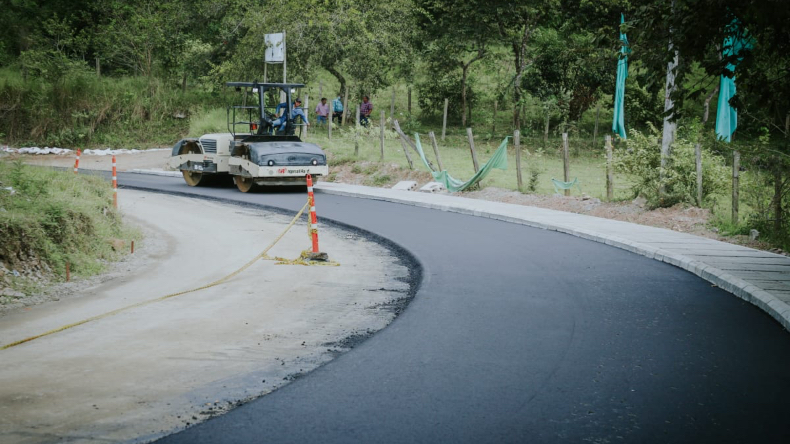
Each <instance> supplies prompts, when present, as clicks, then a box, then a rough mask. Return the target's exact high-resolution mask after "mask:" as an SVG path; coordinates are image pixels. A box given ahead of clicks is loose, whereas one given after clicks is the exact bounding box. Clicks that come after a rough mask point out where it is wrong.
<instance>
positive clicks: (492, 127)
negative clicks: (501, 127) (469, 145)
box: [491, 100, 497, 137]
mask: <svg viewBox="0 0 790 444" xmlns="http://www.w3.org/2000/svg"><path fill="white" fill-rule="evenodd" d="M496 107H497V101H496V100H494V118H493V119H491V137H494V134H495V133H496V111H497V109H496Z"/></svg>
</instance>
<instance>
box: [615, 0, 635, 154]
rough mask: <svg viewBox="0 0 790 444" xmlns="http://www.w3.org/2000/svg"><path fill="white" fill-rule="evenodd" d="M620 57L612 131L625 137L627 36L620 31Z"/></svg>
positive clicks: (623, 21)
mask: <svg viewBox="0 0 790 444" xmlns="http://www.w3.org/2000/svg"><path fill="white" fill-rule="evenodd" d="M623 23H625V16H624V15H623V14H620V24H623ZM620 44H621V45H622V48H620V59H619V60H618V61H617V83H616V87H615V91H614V119H612V132H613V133H615V134H617V135H619V136H620V137H621V138H622V139H626V133H625V79H626V78H627V77H628V53H629V52H631V49H630V48H629V47H628V37H626V35H625V34H623V33H622V32H621V33H620Z"/></svg>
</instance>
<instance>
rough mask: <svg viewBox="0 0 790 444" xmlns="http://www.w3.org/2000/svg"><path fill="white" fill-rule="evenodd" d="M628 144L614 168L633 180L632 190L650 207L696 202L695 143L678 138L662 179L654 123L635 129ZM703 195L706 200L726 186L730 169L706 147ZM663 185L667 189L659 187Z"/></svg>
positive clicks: (616, 158)
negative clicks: (646, 130)
mask: <svg viewBox="0 0 790 444" xmlns="http://www.w3.org/2000/svg"><path fill="white" fill-rule="evenodd" d="M629 135H630V137H629V139H628V141H627V142H626V143H625V145H626V147H627V149H626V150H622V151H621V150H618V151H619V152H618V153H617V154H616V156H615V162H614V164H615V169H616V170H618V171H620V172H623V173H625V174H628V175H629V176H631V179H632V180H633V182H634V185H633V187H632V188H631V191H632V192H633V194H634V197H636V196H639V195H641V196H643V197H644V198H645V199H647V204H648V206H649V207H650V208H657V207H670V206H672V205H675V204H677V203H687V204H692V205H693V204H696V195H697V172H696V171H697V169H696V155H695V152H694V143H693V142H692V141H690V140H687V139H683V138H678V139H677V140H676V141H675V143H674V144H673V145H672V155H671V157H670V159H669V161H668V165H667V168H666V171H664V174H663V178H662V174H661V134H660V133H659V131H658V130H657V129H656V128H655V127H654V126H652V125H650V127H649V132H647V133H644V134H643V133H642V132H640V131H638V130H635V129H632V130H631V131H630V133H629ZM702 164H703V170H702V196H703V200H705V199H707V198H708V197H709V196H711V195H712V194H714V193H716V192H717V191H720V190H723V189H725V187H726V186H727V173H728V169H727V167H726V165H725V162H724V159H723V158H722V157H721V156H718V155H716V154H713V153H711V152H710V151H709V150H705V149H703V152H702ZM662 185H663V188H664V192H663V193H660V192H659V190H660V189H661V187H662Z"/></svg>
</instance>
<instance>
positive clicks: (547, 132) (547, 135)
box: [543, 111, 551, 148]
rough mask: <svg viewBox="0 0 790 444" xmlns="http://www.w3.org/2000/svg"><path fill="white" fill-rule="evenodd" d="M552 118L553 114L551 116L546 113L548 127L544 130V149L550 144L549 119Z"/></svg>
mask: <svg viewBox="0 0 790 444" xmlns="http://www.w3.org/2000/svg"><path fill="white" fill-rule="evenodd" d="M550 116H551V114H549V112H548V111H546V126H545V127H544V130H543V147H544V148H545V147H546V145H547V144H548V143H549V117H550Z"/></svg>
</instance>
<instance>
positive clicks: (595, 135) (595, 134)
mask: <svg viewBox="0 0 790 444" xmlns="http://www.w3.org/2000/svg"><path fill="white" fill-rule="evenodd" d="M600 115H601V104H600V103H599V104H598V105H597V106H596V107H595V129H593V138H592V147H593V148H595V144H596V142H597V141H598V117H599V116H600ZM611 139H612V138H611V136H610V137H609V141H610V142H611Z"/></svg>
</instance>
